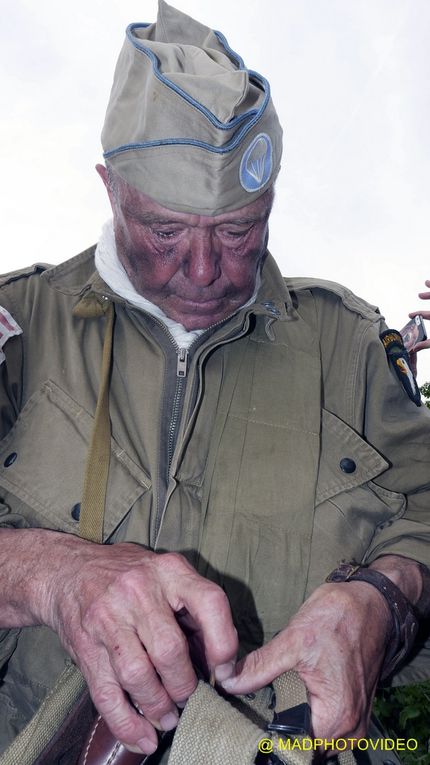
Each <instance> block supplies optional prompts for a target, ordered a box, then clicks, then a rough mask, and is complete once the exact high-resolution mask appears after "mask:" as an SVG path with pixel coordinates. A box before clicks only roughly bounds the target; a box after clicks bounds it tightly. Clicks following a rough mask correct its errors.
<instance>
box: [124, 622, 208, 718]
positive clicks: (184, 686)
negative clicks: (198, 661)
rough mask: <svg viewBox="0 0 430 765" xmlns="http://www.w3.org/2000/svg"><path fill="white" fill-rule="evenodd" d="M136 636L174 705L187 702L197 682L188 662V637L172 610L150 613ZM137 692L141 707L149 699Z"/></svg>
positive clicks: (189, 661) (189, 660)
mask: <svg viewBox="0 0 430 765" xmlns="http://www.w3.org/2000/svg"><path fill="white" fill-rule="evenodd" d="M138 634H139V638H140V640H141V641H142V643H143V644H144V645H145V648H146V650H147V652H148V657H149V659H150V661H151V663H152V665H153V667H155V670H156V672H157V674H158V675H159V677H160V678H161V682H162V685H163V686H164V688H165V691H166V692H167V694H168V695H169V697H170V699H172V700H173V701H174V702H175V704H176V703H178V702H183V701H186V700H187V699H188V698H189V697H190V696H191V694H192V692H193V691H194V689H195V687H196V685H197V677H196V673H195V671H194V668H193V666H192V663H191V659H190V655H189V651H188V644H187V639H186V637H185V635H184V633H183V632H182V630H181V629H180V627H179V625H178V623H177V622H176V620H175V618H174V616H173V614H172V612H171V611H165V612H164V613H163V614H162V617H161V616H160V614H158V613H155V612H150V613H148V614H146V615H145V619H144V620H143V621H142V624H141V625H140V626H139V630H138ZM145 694H146V689H145V691H144V692H143V693H142V694H140V698H141V700H142V703H143V704H144V707H143V708H144V709H146V708H147V706H146V705H147V703H148V701H147V700H145V698H143V696H144V695H145Z"/></svg>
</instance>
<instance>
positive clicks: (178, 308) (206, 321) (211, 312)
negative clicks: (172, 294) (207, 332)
mask: <svg viewBox="0 0 430 765" xmlns="http://www.w3.org/2000/svg"><path fill="white" fill-rule="evenodd" d="M166 308H167V306H166ZM166 308H164V311H165V313H166V314H167V316H169V317H170V318H171V319H174V321H177V322H179V324H182V326H183V327H185V329H186V330H187V331H188V332H191V331H192V330H196V329H209V327H212V326H213V325H214V324H218V323H220V322H222V321H224V319H227V318H228V316H231V315H232V314H233V313H234V311H235V310H236V308H235V306H233V305H231V304H230V303H229V302H226V301H225V300H208V301H206V302H197V301H193V300H185V299H182V298H181V300H180V303H178V304H177V305H175V306H174V307H173V306H172V307H169V308H170V310H166Z"/></svg>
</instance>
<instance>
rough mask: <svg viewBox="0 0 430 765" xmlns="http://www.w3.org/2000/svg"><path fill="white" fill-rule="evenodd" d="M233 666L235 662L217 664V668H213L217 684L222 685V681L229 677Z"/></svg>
mask: <svg viewBox="0 0 430 765" xmlns="http://www.w3.org/2000/svg"><path fill="white" fill-rule="evenodd" d="M235 666H236V662H235V661H228V662H227V663H226V664H219V665H218V667H215V670H214V672H215V679H216V680H217V682H218V683H223V682H224V680H227V678H228V677H231V676H232V674H233V672H234V668H235Z"/></svg>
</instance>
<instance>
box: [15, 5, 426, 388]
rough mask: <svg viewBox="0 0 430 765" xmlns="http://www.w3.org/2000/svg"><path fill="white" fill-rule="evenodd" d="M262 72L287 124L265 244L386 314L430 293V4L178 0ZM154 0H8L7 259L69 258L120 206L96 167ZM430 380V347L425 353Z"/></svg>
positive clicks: (398, 312) (401, 320) (19, 262)
mask: <svg viewBox="0 0 430 765" xmlns="http://www.w3.org/2000/svg"><path fill="white" fill-rule="evenodd" d="M177 6H178V7H180V8H181V10H183V11H184V12H186V13H189V14H190V15H192V16H194V17H195V18H198V19H199V20H200V21H202V22H204V23H206V24H208V25H209V26H211V27H213V28H215V29H219V30H221V31H222V32H224V34H225V35H226V37H227V39H228V41H229V43H230V45H231V46H232V47H233V49H235V50H236V51H238V52H239V53H240V54H241V55H242V57H243V58H244V59H245V63H246V64H247V66H249V67H250V68H253V69H256V70H257V71H259V72H261V73H262V74H264V75H265V76H266V77H267V78H268V79H269V81H270V82H271V85H272V93H273V98H274V101H275V104H276V106H277V109H278V112H279V115H280V119H281V122H282V124H283V126H284V131H285V148H284V160H283V168H282V171H281V176H280V178H279V181H278V190H277V199H276V205H275V210H274V213H273V216H272V226H271V242H270V248H271V250H272V252H273V254H274V255H275V257H276V258H277V260H278V262H279V263H280V265H281V269H282V271H283V273H285V274H291V275H306V276H309V275H313V276H316V277H324V278H327V279H333V280H336V281H340V282H343V283H344V284H346V285H348V286H349V287H351V288H352V289H353V290H354V291H355V292H356V293H358V294H359V295H361V296H362V297H365V298H366V299H367V300H369V301H370V302H372V303H376V304H378V305H379V306H380V308H381V311H382V312H383V313H384V315H385V316H386V318H387V321H388V324H389V325H390V326H397V327H401V326H403V324H405V323H406V321H407V314H408V312H409V311H410V310H413V309H416V308H419V307H423V308H428V309H430V304H427V305H426V304H424V303H422V302H421V301H419V300H418V298H417V297H416V294H417V292H418V291H420V290H421V289H422V288H423V282H424V280H425V279H426V278H427V279H428V278H430V257H429V247H430V186H429V175H430V173H429V171H430V156H429V148H428V142H429V117H430V77H429V73H430V45H429V39H430V2H428V0H265V2H256V0H235V2H234V3H232V2H231V1H229V2H225V0H219V1H218V2H217V3H214V2H213V0H199V2H197V0H181V2H180V4H179V0H178V2H177ZM156 11H157V9H156V2H154V1H153V0H151V1H149V0H148V1H145V2H136V0H129V2H127V1H126V0H103V1H102V0H74V2H73V3H70V4H66V3H59V2H58V0H57V2H54V0H39V2H34V0H13V1H12V0H6V2H5V0H1V20H0V62H1V63H0V66H1V70H0V71H1V75H0V76H1V89H0V93H1V104H2V119H1V126H0V131H1V141H0V147H1V148H0V153H1V156H0V167H1V171H2V183H1V185H0V194H1V211H2V233H3V249H2V252H1V255H0V270H1V271H9V270H14V269H16V268H21V267H23V266H25V265H27V264H29V263H32V262H35V261H46V262H50V263H58V262H60V261H62V260H65V259H66V258H68V257H71V256H72V255H75V254H76V253H78V252H79V251H81V250H82V249H85V248H86V247H87V246H89V245H90V244H92V243H93V242H94V241H96V240H97V237H98V234H99V231H100V228H101V225H102V223H103V221H104V220H105V219H106V218H107V217H108V216H109V208H108V204H107V200H106V199H105V193H104V189H103V188H102V185H101V181H100V179H99V178H98V176H97V175H96V173H95V171H94V165H95V164H96V162H98V161H100V160H101V148H100V140H99V136H100V131H101V126H102V124H103V119H104V112H105V108H106V104H107V100H108V96H109V91H110V86H111V82H112V75H113V69H114V66H115V62H116V59H117V56H118V53H119V50H120V47H121V45H122V41H123V37H124V30H125V27H126V26H127V24H128V23H130V22H132V21H150V22H151V21H154V20H155V18H156ZM427 329H428V332H429V334H430V326H428V327H427ZM420 362H421V363H420V365H419V368H420V374H419V379H420V381H421V382H423V381H424V380H430V351H427V352H424V353H423V354H421V357H420Z"/></svg>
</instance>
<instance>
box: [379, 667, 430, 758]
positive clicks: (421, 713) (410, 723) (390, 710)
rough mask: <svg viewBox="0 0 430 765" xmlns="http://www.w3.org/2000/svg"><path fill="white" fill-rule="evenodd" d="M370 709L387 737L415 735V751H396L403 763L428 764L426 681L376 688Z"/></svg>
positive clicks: (428, 687) (429, 722) (429, 689)
mask: <svg viewBox="0 0 430 765" xmlns="http://www.w3.org/2000/svg"><path fill="white" fill-rule="evenodd" d="M373 709H374V712H375V714H376V716H377V717H378V719H379V720H380V721H381V723H382V725H383V726H384V728H385V729H386V731H387V733H388V735H389V737H390V738H394V739H397V738H404V739H411V738H413V739H416V740H417V741H418V748H417V749H416V751H414V752H413V751H404V752H403V751H402V752H399V756H400V759H401V761H402V763H404V765H430V681H429V680H428V681H427V682H425V683H418V684H416V685H408V686H404V687H401V688H386V689H384V690H380V691H379V693H378V695H377V697H376V699H375V703H374V707H373Z"/></svg>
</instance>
